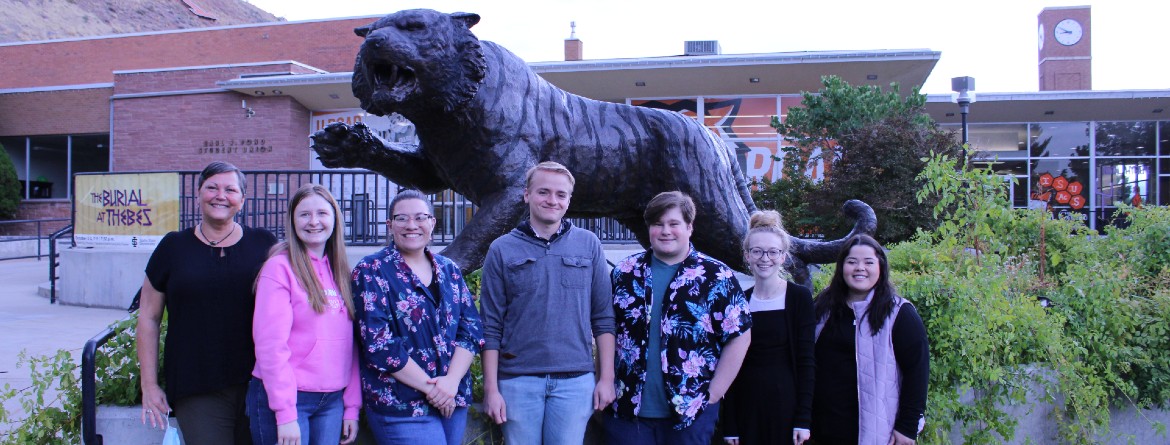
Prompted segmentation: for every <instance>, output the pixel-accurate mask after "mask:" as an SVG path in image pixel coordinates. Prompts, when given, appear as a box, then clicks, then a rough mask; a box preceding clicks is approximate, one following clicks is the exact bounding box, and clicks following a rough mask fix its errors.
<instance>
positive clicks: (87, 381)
mask: <svg viewBox="0 0 1170 445" xmlns="http://www.w3.org/2000/svg"><path fill="white" fill-rule="evenodd" d="M132 317H133V316H131V318H132ZM126 320H127V319H122V320H121V321H119V322H117V323H114V324H111V325H110V326H109V327H107V328H106V329H105V330H103V331H102V332H100V333H98V335H95V336H94V337H93V338H91V339H89V341H87V342H85V348H83V349H82V351H81V441H82V442H81V443H83V444H85V445H102V435H101V434H98V433H97V425H96V423H95V422H96V421H97V349H98V348H100V347H102V345H104V344H106V342H108V341H110V339H111V338H114V335H116V334H117V333H118V331H116V330H115V328H117V327H118V326H120V325H121V324H122V322H124V321H126Z"/></svg>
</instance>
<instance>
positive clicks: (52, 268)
mask: <svg viewBox="0 0 1170 445" xmlns="http://www.w3.org/2000/svg"><path fill="white" fill-rule="evenodd" d="M70 233H73V226H72V225H68V226H65V227H62V228H61V230H58V231H56V232H53V234H52V235H49V304H56V303H57V278H60V277H58V276H57V271H58V269H57V268H58V267H60V266H61V261H60V258H59V257H60V256H61V254H60V253H59V252H57V239H58V238H61V237H62V236H65V235H66V234H70Z"/></svg>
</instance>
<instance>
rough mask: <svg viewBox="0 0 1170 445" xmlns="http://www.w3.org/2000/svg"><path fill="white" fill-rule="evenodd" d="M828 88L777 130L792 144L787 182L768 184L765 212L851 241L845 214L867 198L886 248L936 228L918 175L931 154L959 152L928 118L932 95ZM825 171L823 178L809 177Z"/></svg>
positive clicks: (804, 230)
mask: <svg viewBox="0 0 1170 445" xmlns="http://www.w3.org/2000/svg"><path fill="white" fill-rule="evenodd" d="M821 83H822V85H823V88H822V89H821V90H820V91H819V92H816V93H810V92H804V93H803V97H804V98H803V101H802V105H803V106H801V107H794V108H791V109H789V110H788V115H787V117H786V118H785V120H784V122H781V121H780V120H779V118H778V117H773V119H772V126H773V127H775V128H776V130H777V132H779V133H780V134H781V135H783V136H784V137H785V139H787V140H788V141H790V142H792V143H793V144H794V146H790V147H784V155H783V158H782V159H778V160H781V161H782V165H783V168H782V171H783V177H782V178H781V179H777V180H775V181H774V182H771V183H765V184H761V185H760V186H759V187H758V191H757V192H756V194H755V195H754V196H753V198H755V199H756V201H757V204H758V205H759V206H760V207H763V208H767V207H771V208H775V209H779V210H781V214H782V215H783V217H784V219H785V221H784V222H785V224H786V227H789V228H790V229H791V230H793V233H795V234H797V235H800V236H807V235H808V234H813V233H816V234H819V235H823V236H825V237H826V238H838V237H841V236H844V235H845V234H847V233H848V232H849V230H850V229H851V228H852V227H851V226H850V224H849V222H848V221H846V220H844V219H843V218H841V217H840V216H839V209H838V207H839V206H840V205H841V204H842V203H844V202H845V201H847V200H850V199H860V200H862V201H865V202H866V203H868V204H869V205H870V206H871V207H873V209H874V212H875V213H876V214H877V217H878V221H880V222H881V224H879V225H878V231H877V233H876V234H875V235H876V237H877V239H879V240H881V241H882V242H887V243H889V242H897V241H903V240H908V239H910V238H911V237H913V235H914V233H915V231H916V230H917V229H919V228H923V229H928V230H929V229H930V228H931V224H932V223H933V221H934V219H933V218H930V217H929V216H930V208H931V206H932V202H931V201H929V200H926V201H919V200H917V199H916V197H915V195H914V193H915V191H916V190H918V189H919V188H921V186H922V184H923V180H922V179H920V178H918V173H919V172H920V171H921V169H922V168H923V167H924V166H925V161H924V159H923V158H925V157H926V156H928V155H929V154H930V153H931V152H937V153H944V154H953V153H956V152H957V147H956V146H955V140H954V137H953V135H952V134H950V133H948V132H946V131H944V130H941V129H940V128H939V127H938V126H937V125H936V124H935V123H934V121H933V120H931V118H930V116H929V115H928V114H927V113H926V109H925V104H926V96H924V95H922V94H919V92H918V90H917V89H914V90H913V91H911V92H910V93H909V94H906V95H903V94H901V92H900V91H899V86H898V85H897V84H891V85H890V88H889V89H888V90H883V89H882V88H881V87H879V86H867V85H862V86H853V85H850V84H849V83H847V82H845V81H844V80H842V79H841V78H839V77H835V76H826V77H823V78H822V79H821ZM822 162H823V165H824V175H823V179H822V178H818V179H817V180H815V181H814V180H811V179H809V178H808V177H806V175H805V171H806V170H808V169H811V168H812V167H813V166H814V165H816V164H817V163H822Z"/></svg>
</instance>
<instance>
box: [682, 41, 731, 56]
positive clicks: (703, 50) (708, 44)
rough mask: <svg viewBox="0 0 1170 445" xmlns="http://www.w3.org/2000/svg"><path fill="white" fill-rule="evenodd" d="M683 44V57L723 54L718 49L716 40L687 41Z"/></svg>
mask: <svg viewBox="0 0 1170 445" xmlns="http://www.w3.org/2000/svg"><path fill="white" fill-rule="evenodd" d="M684 43H685V47H684V52H683V55H687V56H715V55H719V54H722V53H723V50H722V49H720V48H719V41H718V40H688V41H686V42H684Z"/></svg>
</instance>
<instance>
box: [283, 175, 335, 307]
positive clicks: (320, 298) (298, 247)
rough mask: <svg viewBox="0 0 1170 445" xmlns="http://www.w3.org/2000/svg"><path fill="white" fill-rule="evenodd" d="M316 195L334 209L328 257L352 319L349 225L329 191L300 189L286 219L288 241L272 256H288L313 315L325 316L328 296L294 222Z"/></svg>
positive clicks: (312, 186) (313, 186)
mask: <svg viewBox="0 0 1170 445" xmlns="http://www.w3.org/2000/svg"><path fill="white" fill-rule="evenodd" d="M313 195H316V196H320V197H321V198H324V199H325V201H327V202H328V203H329V206H330V207H333V233H330V234H329V240H328V241H326V242H325V257H326V258H329V265H330V266H331V268H332V271H333V281H336V284H337V291H338V293H340V294H341V295H340V296H341V301H343V302H344V303H345V311H346V313H348V314H349V318H351V319H352V318H353V317H354V308H353V291H352V290H351V289H350V283H349V274H350V270H349V258H348V257H346V255H345V240H344V239H342V236H341V233H342V232H343V231H344V230H345V222H344V221H342V219H341V208H340V207H339V206H338V205H337V201H336V200H334V199H333V195H332V194H331V193H329V190H327V189H325V187H322V186H320V185H317V184H305V185H303V186H301V188H299V189H297V192H296V193H294V194H293V196H292V199H290V200H289V201H288V214H287V215H285V223H284V233H285V234H286V235H285V237H286V238H287V239H286V240H285V241H282V242H280V243H278V244H277V245H276V246H273V247H272V250H271V251H270V254H269V256H270V257H272V256H276V255H280V254H282V253H287V255H288V262H289V265H291V266H292V270H293V274H294V275H296V277H297V283H299V284H300V285H301V287H303V288H304V289H305V292H306V293H308V294H309V304H311V305H312V306H313V311H315V312H317V313H318V314H320V313H323V312H325V302H326V301H327V299H326V297H325V292H324V291H323V290H322V289H321V282H320V281H319V280H318V279H317V274H316V273H315V272H314V271H313V265H312V260H311V259H310V258H309V251H308V250H307V249H306V248H305V243H304V242H303V241H301V239H300V238H298V237H297V232H296V227H294V224H295V223H294V222H293V221H294V220H295V217H296V209H297V206H298V205H300V203H301V201H303V200H305V198H308V197H310V196H313Z"/></svg>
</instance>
